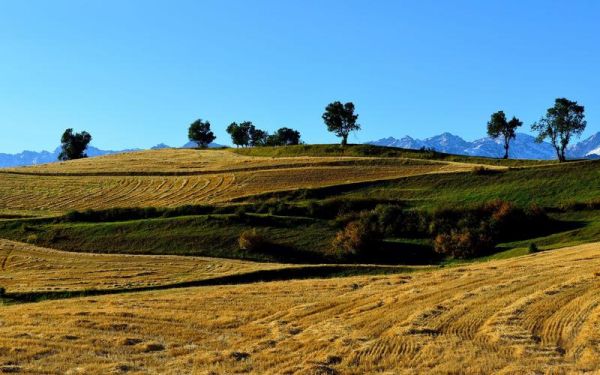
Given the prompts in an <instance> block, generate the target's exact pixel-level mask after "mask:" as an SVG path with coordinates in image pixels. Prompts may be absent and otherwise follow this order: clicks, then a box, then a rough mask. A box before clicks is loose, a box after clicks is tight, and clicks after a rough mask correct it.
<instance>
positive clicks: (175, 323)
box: [0, 244, 600, 374]
mask: <svg viewBox="0 0 600 375" xmlns="http://www.w3.org/2000/svg"><path fill="white" fill-rule="evenodd" d="M599 292H600V245H598V244H589V245H583V246H578V247H572V248H567V249H562V250H557V251H552V252H546V253H540V254H535V255H530V256H526V257H520V258H515V259H509V260H501V261H492V262H486V263H482V264H475V265H467V266H464V267H453V268H448V269H441V270H438V271H432V272H420V273H414V274H410V275H409V274H407V275H394V276H378V277H372V276H369V277H352V278H339V279H329V280H310V281H286V282H274V283H264V284H248V285H236V286H215V287H203V288H189V289H178V290H174V291H160V292H144V293H131V294H119V295H111V296H101V297H88V298H81V299H67V300H59V301H46V302H39V303H35V304H22V305H14V306H5V307H3V308H2V309H0V319H1V322H2V324H1V325H0V333H1V334H0V359H1V360H2V363H4V367H3V368H4V369H6V370H8V371H10V370H14V371H21V372H24V373H85V374H94V373H98V374H100V373H110V372H115V373H119V372H131V373H200V374H204V373H205V374H208V373H219V374H232V373H272V374H285V373H290V374H291V373H307V374H314V373H320V374H333V373H341V374H361V373H373V372H378V373H407V374H408V373H415V372H420V373H473V374H479V373H504V374H521V373H573V372H577V373H579V372H586V371H591V370H594V369H597V368H598V366H599V365H600V363H599V361H600V307H599V303H600V293H599Z"/></svg>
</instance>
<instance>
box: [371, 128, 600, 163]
mask: <svg viewBox="0 0 600 375" xmlns="http://www.w3.org/2000/svg"><path fill="white" fill-rule="evenodd" d="M367 143H368V144H372V145H378V146H387V147H400V148H409V149H420V148H423V147H424V148H431V149H434V150H436V151H439V152H445V153H450V154H459V155H471V156H486V157H502V156H503V155H504V147H503V144H502V140H500V139H493V138H489V137H486V138H481V139H477V140H475V141H473V142H468V141H465V140H464V139H462V138H461V137H459V136H457V135H453V134H450V133H443V134H440V135H437V136H434V137H429V138H425V139H422V140H421V139H414V138H411V137H409V136H406V137H403V138H401V139H396V138H394V137H388V138H382V139H380V140H378V141H373V142H367ZM509 156H510V157H511V158H514V159H554V158H555V157H556V152H555V151H554V148H553V147H552V145H551V144H550V143H548V142H542V143H537V142H535V137H533V136H531V135H529V134H525V133H517V137H516V138H515V139H513V140H512V141H511V143H510V148H509ZM568 156H569V157H572V158H584V157H594V156H596V157H597V156H600V132H599V133H596V134H594V135H592V136H591V137H589V138H587V139H585V140H583V141H581V142H579V143H577V144H574V145H573V146H571V147H570V148H569V150H568Z"/></svg>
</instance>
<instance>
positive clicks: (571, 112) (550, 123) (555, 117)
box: [531, 98, 587, 162]
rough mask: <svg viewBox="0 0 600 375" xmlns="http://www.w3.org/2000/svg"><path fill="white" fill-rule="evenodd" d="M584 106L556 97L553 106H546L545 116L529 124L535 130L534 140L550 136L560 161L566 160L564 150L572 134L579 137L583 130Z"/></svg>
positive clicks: (584, 123)
mask: <svg viewBox="0 0 600 375" xmlns="http://www.w3.org/2000/svg"><path fill="white" fill-rule="evenodd" d="M583 112H584V107H583V106H582V105H578V104H577V102H574V101H570V100H568V99H566V98H557V99H556V100H555V101H554V107H552V108H548V110H547V112H546V116H544V117H542V118H541V119H540V121H538V122H536V123H534V124H533V125H531V130H533V131H537V132H538V136H537V139H536V141H537V142H542V141H543V140H544V139H546V138H550V142H551V143H552V146H553V147H554V150H555V151H556V156H557V157H558V160H559V161H560V162H564V161H566V160H567V158H566V155H565V151H566V149H567V146H568V145H569V142H570V141H571V138H572V137H573V136H577V137H579V136H580V135H581V133H583V131H584V130H585V127H586V125H587V121H585V115H584V113H583Z"/></svg>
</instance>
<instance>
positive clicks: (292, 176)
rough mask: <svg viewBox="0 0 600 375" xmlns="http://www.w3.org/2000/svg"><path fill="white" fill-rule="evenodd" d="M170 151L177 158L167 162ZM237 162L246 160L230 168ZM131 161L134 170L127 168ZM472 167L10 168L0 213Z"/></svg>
mask: <svg viewBox="0 0 600 375" xmlns="http://www.w3.org/2000/svg"><path fill="white" fill-rule="evenodd" d="M171 153H173V155H174V156H173V160H169V158H170V155H171ZM197 153H201V154H200V155H204V154H202V153H205V154H206V155H208V156H206V159H207V161H205V164H202V165H200V166H198V168H199V169H197V170H195V171H193V172H189V171H188V172H186V173H187V174H185V173H184V174H182V175H178V174H169V173H174V171H175V170H181V169H186V170H187V169H188V168H192V167H191V164H189V163H190V162H189V161H187V160H188V159H185V158H184V156H182V155H187V157H191V156H190V155H193V156H194V157H196V156H197ZM138 154H139V155H138ZM135 155H138V156H136V157H139V158H140V160H141V161H140V162H139V164H136V162H135V161H131V160H127V159H125V160H123V159H124V158H125V157H130V158H131V157H133V156H135ZM220 157H222V158H223V160H221V159H220ZM113 159H114V160H113ZM149 159H150V160H151V161H149ZM232 159H233V160H237V159H241V160H242V161H234V162H233V164H230V163H231V160H232ZM254 159H256V160H254ZM313 159H314V160H313ZM161 160H162V161H164V160H169V163H168V164H167V165H164V163H163V162H161ZM130 162H131V163H133V165H130V164H127V163H130ZM144 163H147V164H144ZM152 163H156V164H155V165H154V164H152ZM177 163H180V164H177ZM80 164H81V165H80ZM146 165H147V166H146ZM232 165H234V166H236V167H235V168H234V167H232ZM88 166H89V168H92V167H93V166H97V168H96V169H95V171H96V172H93V173H91V172H89V171H88V170H87V169H86V168H87V167H88ZM237 166H239V167H237ZM120 168H127V172H124V173H121V172H123V171H125V169H120ZM177 168H179V169H177ZM472 168H473V165H471V164H461V163H444V162H430V161H414V160H407V159H391V160H386V159H371V158H304V157H300V158H262V157H261V158H253V157H245V156H239V155H237V154H234V153H231V152H228V151H194V150H166V151H165V150H163V151H161V152H156V151H146V152H139V153H130V154H122V155H111V156H105V157H99V158H93V159H88V160H75V161H73V162H68V163H59V164H49V165H45V166H36V167H28V168H19V169H15V170H4V171H2V172H1V173H0V212H5V211H6V212H8V211H10V212H27V213H30V212H31V211H36V210H37V211H42V212H65V211H68V210H74V209H76V210H82V209H88V208H93V209H103V208H111V207H133V206H138V207H146V206H153V207H175V206H181V205H186V204H206V203H221V202H227V201H230V200H231V199H234V198H239V197H243V196H248V195H253V194H259V193H264V192H270V191H280V190H288V189H299V188H311V187H320V186H330V185H337V184H344V183H353V182H362V181H372V180H382V179H394V178H399V177H405V176H415V175H422V174H430V173H450V172H460V171H469V170H471V169H472ZM220 169H221V170H222V171H219V170H220ZM225 170H227V171H225ZM99 173H100V174H99Z"/></svg>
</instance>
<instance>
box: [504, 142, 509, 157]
mask: <svg viewBox="0 0 600 375" xmlns="http://www.w3.org/2000/svg"><path fill="white" fill-rule="evenodd" d="M508 147H509V146H508V142H505V143H504V159H508Z"/></svg>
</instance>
